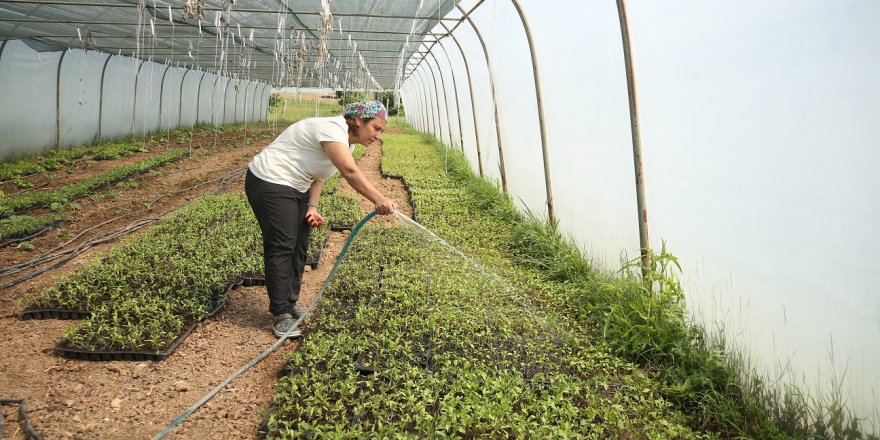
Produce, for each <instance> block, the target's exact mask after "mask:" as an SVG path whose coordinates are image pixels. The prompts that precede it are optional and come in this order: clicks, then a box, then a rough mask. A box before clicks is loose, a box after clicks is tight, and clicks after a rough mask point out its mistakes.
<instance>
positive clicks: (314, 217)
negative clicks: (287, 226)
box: [306, 206, 324, 228]
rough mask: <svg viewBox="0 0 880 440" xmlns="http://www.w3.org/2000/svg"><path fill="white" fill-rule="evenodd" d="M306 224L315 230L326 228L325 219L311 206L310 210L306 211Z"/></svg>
mask: <svg viewBox="0 0 880 440" xmlns="http://www.w3.org/2000/svg"><path fill="white" fill-rule="evenodd" d="M306 223H308V224H309V226H311V227H313V228H320V227H321V226H324V217H321V214H319V213H318V210H317V209H315V207H314V206H309V209H307V210H306Z"/></svg>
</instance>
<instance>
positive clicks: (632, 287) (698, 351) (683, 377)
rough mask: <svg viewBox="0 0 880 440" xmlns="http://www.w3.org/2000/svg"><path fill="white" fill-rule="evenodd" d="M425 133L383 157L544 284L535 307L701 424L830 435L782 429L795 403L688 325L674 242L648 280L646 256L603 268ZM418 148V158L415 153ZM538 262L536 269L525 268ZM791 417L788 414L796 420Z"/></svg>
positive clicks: (498, 262)
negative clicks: (631, 368) (593, 341)
mask: <svg viewBox="0 0 880 440" xmlns="http://www.w3.org/2000/svg"><path fill="white" fill-rule="evenodd" d="M409 132H410V133H412V132H411V131H409ZM421 139H422V140H424V142H422V143H421V145H419V143H418V142H415V139H413V138H411V139H410V142H412V144H411V145H407V147H406V148H386V152H385V158H383V167H384V168H385V169H386V170H389V172H393V173H395V174H401V175H404V177H405V181H407V182H408V185H410V191H411V192H412V193H413V199H414V200H415V205H416V214H417V215H418V216H419V219H420V221H422V222H423V223H425V224H428V225H430V227H431V229H433V230H435V231H437V232H438V233H440V235H441V236H443V237H444V238H446V239H447V240H449V241H451V242H453V243H455V244H456V246H459V247H460V248H462V249H467V250H469V253H472V255H479V259H480V261H481V262H482V263H483V264H487V265H489V266H491V267H492V270H493V271H496V272H498V273H502V274H505V275H506V276H509V277H517V278H519V279H520V280H521V281H520V282H522V283H524V284H529V283H531V280H533V279H537V280H539V281H540V283H538V284H537V285H536V284H535V283H532V285H535V288H534V289H535V295H529V298H530V302H531V303H532V304H533V305H534V308H536V309H543V310H547V312H548V314H551V315H553V316H556V317H559V318H560V319H565V320H567V321H570V322H571V324H572V325H574V326H577V327H580V328H583V329H584V330H583V332H584V334H585V335H593V336H594V337H595V338H600V337H601V341H602V344H603V345H605V346H606V347H607V348H606V349H607V350H608V351H610V352H611V353H613V354H614V355H616V356H620V357H621V358H622V359H625V360H627V361H630V362H634V363H636V364H637V365H639V366H640V368H642V369H643V370H644V371H645V372H646V373H647V375H648V377H649V378H650V379H651V380H652V382H653V383H654V387H655V388H657V389H658V390H659V392H660V394H661V395H662V397H663V398H664V399H665V400H667V401H668V402H670V403H672V404H673V405H674V407H675V408H676V409H677V410H679V411H682V412H683V413H684V414H685V415H686V417H687V422H688V424H689V426H691V427H692V428H693V429H697V430H700V431H709V432H714V433H716V434H715V435H719V436H721V437H726V438H730V437H746V438H785V437H786V436H787V435H791V436H793V437H795V438H800V437H805V436H813V435H819V436H821V435H823V434H822V433H823V432H825V431H823V429H824V427H825V425H824V422H821V421H820V422H817V423H816V424H814V425H812V426H809V427H806V425H803V424H802V423H803V422H797V425H798V427H797V428H796V429H792V430H790V433H789V434H785V433H783V432H781V431H780V427H779V426H778V425H777V424H776V423H775V422H774V421H773V420H772V419H771V414H777V415H778V414H781V412H780V409H779V407H785V406H787V405H790V404H791V403H782V402H780V401H779V400H778V398H777V400H776V402H777V405H776V406H773V401H774V399H773V398H772V397H771V398H770V399H768V400H767V402H765V403H764V404H767V405H769V406H764V407H762V404H759V403H758V400H760V399H761V398H762V397H757V396H754V395H749V394H748V393H744V390H748V389H751V390H762V389H769V388H765V387H767V385H766V384H763V383H762V381H761V380H759V379H757V378H754V377H751V376H749V375H748V374H749V372H744V373H746V375H745V376H743V377H737V375H736V373H735V372H734V370H733V369H732V368H731V367H730V366H729V364H728V362H731V361H729V360H728V359H727V356H728V355H727V353H726V352H727V349H726V348H725V347H724V346H723V345H718V344H717V342H714V343H713V342H711V341H710V340H709V339H707V338H706V336H705V332H704V331H703V330H702V329H700V328H698V327H695V326H693V325H691V324H688V322H687V321H688V320H687V318H686V311H685V305H684V292H683V290H682V287H681V285H680V283H679V281H678V278H677V276H676V270H678V271H680V268H679V267H678V262H677V260H676V258H675V257H674V256H672V255H671V254H669V253H668V252H667V250H666V247H665V245H664V246H663V248H662V249H661V250H660V252H659V253H655V254H654V255H653V256H652V259H651V260H652V266H651V267H649V268H647V269H648V270H647V271H646V275H644V279H643V276H642V268H641V266H640V262H639V260H638V259H634V260H632V261H630V262H628V263H626V264H624V266H623V267H622V268H621V269H620V270H618V271H616V272H615V273H614V274H603V273H599V272H596V271H594V270H593V269H592V268H591V267H590V264H589V263H588V262H587V260H586V259H585V258H584V256H583V255H582V254H581V251H580V249H579V247H578V246H577V245H574V244H572V243H570V242H569V241H568V240H566V239H565V238H564V237H562V236H561V235H560V234H559V232H558V231H557V229H556V225H555V224H548V223H547V222H546V221H544V220H543V219H540V218H535V217H532V216H531V215H527V216H520V215H519V214H518V213H517V211H516V210H515V209H514V207H513V204H512V202H511V200H510V198H509V197H506V196H504V195H502V194H501V192H500V190H499V188H498V187H497V186H496V185H494V184H492V183H490V182H487V181H485V180H483V179H480V178H478V177H476V176H474V174H473V172H472V171H471V168H470V166H469V164H468V163H467V162H466V160H465V159H464V157H463V156H462V155H461V154H459V153H458V152H456V151H451V150H445V148H444V146H442V145H441V144H439V143H438V142H436V140H434V139H430V137H428V136H423V137H422V138H421ZM398 145H399V144H397V143H395V144H394V147H397V146H398ZM428 145H431V146H432V148H428ZM432 149H433V150H434V154H433V155H432V154H431V151H430V150H432ZM416 155H418V157H419V161H413V160H412V159H413V158H414V157H415V156H416ZM425 161H428V162H431V163H433V165H434V166H433V170H432V167H428V166H423V165H422V164H423V163H424V162H425ZM438 176H443V179H440V181H441V182H442V181H443V180H444V179H447V180H446V181H447V182H451V184H447V185H445V186H444V185H443V184H442V183H441V184H439V185H438V182H436V181H434V180H432V179H437V178H438ZM423 182H430V183H428V184H423ZM450 188H452V189H458V188H466V189H467V191H466V193H467V194H466V195H464V196H459V195H456V196H453V197H449V195H448V194H445V193H447V192H448V191H449V189H450ZM461 211H464V212H468V213H469V215H476V216H478V217H479V218H480V221H479V222H478V223H479V224H480V227H479V228H476V229H475V228H469V227H468V223H469V222H470V220H469V216H465V218H468V221H465V222H461V221H460V219H461V218H462V217H461V216H460V215H455V214H454V212H461ZM511 263H515V264H514V265H512V264H511ZM530 271H531V272H533V274H532V275H528V276H522V275H517V273H521V272H526V274H527V273H528V272H530ZM732 362H733V363H734V364H735V363H736V359H734V360H733V361H732ZM801 403H802V404H803V401H801ZM801 414H803V413H801ZM790 417H791V416H790V415H788V416H783V417H780V420H782V422H783V423H788V422H789V421H790ZM808 419H809V418H808ZM817 419H822V417H818V418H817ZM856 425H857V423H855V424H853V425H852V426H856ZM856 431H858V429H857V428H856V430H855V431H854V432H856Z"/></svg>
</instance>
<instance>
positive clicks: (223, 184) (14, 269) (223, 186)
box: [0, 167, 247, 289]
mask: <svg viewBox="0 0 880 440" xmlns="http://www.w3.org/2000/svg"><path fill="white" fill-rule="evenodd" d="M246 170H247V167H241V168H238V169H236V170H233V171H231V172H229V173H227V174H226V175H224V176H221V177H218V178H216V179H213V180H210V181H207V182H204V183H201V184H198V185H194V186H191V187H189V188H185V189H183V190H180V191H178V192H176V193H175V194H179V193H181V192H184V191H189V190H191V189H193V188H197V187H199V186H203V185H206V184H209V183H212V182H216V181H218V180H219V181H220V185H219V186H218V187H217V188H216V189H214V190H212V191H209V192H208V194H212V195H213V194H219V193H221V192H223V191H226V190H227V189H229V186H230V185H231V184H232V183H233V182H235V181H236V180H238V179H240V178H241V176H243V175H244V174H245V172H246ZM166 195H167V194H166ZM166 195H163V196H161V197H159V198H157V199H155V200H153V201H152V202H150V204H151V205H152V204H153V203H155V202H156V201H158V200H159V199H161V198H162V197H165V196H166ZM192 200H193V199H189V198H188V199H187V203H190V202H192ZM185 205H186V204H184V205H181V206H177V207H174V208H171V209H169V210H168V211H165V212H163V213H161V214H159V216H157V217H153V218H146V219H140V220H138V221H135V222H133V223H131V224H129V225H128V226H126V227H124V228H122V229H117V230H116V231H113V232H111V233H108V234H105V235H104V236H101V237H96V238H93V239H91V240H88V241H86V242H83V243H82V244H80V245H79V246H77V247H76V248H75V249H72V250H69V251H64V252H59V253H56V254H52V252H54V251H56V250H58V249H60V248H63V247H64V246H66V245H68V244H70V243H71V242H73V241H74V240H76V239H77V238H79V237H80V236H82V235H83V234H84V233H86V232H87V231H89V230H91V229H94V228H97V227H99V226H101V225H105V224H107V223H110V222H113V221H116V220H118V219H121V218H124V217H126V216H127V215H125V216H121V217H116V218H113V219H110V220H107V221H105V222H103V223H101V224H99V225H95V226H92V227H90V228H88V229H86V230H84V231H82V232H80V233H79V234H77V236H76V237H74V238H72V239H70V240H68V241H67V242H65V243H62V244H61V245H59V246H56V247H55V248H53V249H50V250H49V251H48V252H46V253H44V254H43V255H41V256H39V257H37V258H34V259H32V260H30V261H28V262H24V263H20V264H16V265H13V266H9V267H5V268H2V269H0V276H6V275H12V274H14V273H18V272H22V271H24V270H27V269H31V268H34V267H37V266H39V265H41V264H44V263H46V262H47V261H52V260H55V259H58V258H61V257H64V258H62V259H61V260H58V261H56V262H54V263H52V264H51V265H48V266H45V267H43V268H41V269H39V270H35V271H33V272H31V273H28V274H27V275H24V276H21V277H19V278H16V279H14V280H11V281H8V282H6V283H4V284H2V285H0V289H6V288H9V287H12V286H15V285H16V284H19V283H21V282H24V281H27V280H29V279H31V278H34V277H36V276H38V275H41V274H43V273H45V272H48V271H49V270H52V269H54V268H56V267H58V266H60V265H62V264H64V263H66V262H68V261H70V260H72V259H73V258H74V257H76V256H77V255H79V254H81V253H83V252H85V251H86V250H88V249H89V248H91V247H94V246H97V245H99V244H103V243H106V242H109V241H113V240H116V239H117V238H119V237H122V236H124V235H127V234H130V233H132V232H134V231H136V230H138V229H140V228H143V227H144V226H149V225H151V224H153V223H156V222H158V221H159V220H161V218H162V217H164V216H165V215H168V214H169V213H171V212H173V211H175V210H177V209H178V208H181V207H183V206H185ZM148 210H149V208H146V209H144V210H142V211H139V212H144V211H148ZM129 215H130V214H129Z"/></svg>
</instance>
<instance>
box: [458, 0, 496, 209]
mask: <svg viewBox="0 0 880 440" xmlns="http://www.w3.org/2000/svg"><path fill="white" fill-rule="evenodd" d="M458 10H459V11H461V12H462V13H464V9H462V8H461V6H460V5H459V6H458ZM465 18H466V19H467V22H468V24H470V25H471V28H473V29H474V33H476V34H477V39H479V40H480V46H481V47H482V48H483V56H485V57H486V68H487V69H489V88H490V90H491V91H492V104H493V105H494V106H495V136H496V138H497V139H498V165H499V170H500V172H501V189H502V191H504V194H505V195H507V167H506V166H505V165H504V142H503V141H502V139H503V138H502V136H501V111H500V110H499V108H498V94H497V93H496V92H495V70H494V69H493V68H492V59H491V58H490V57H489V50H488V49H487V48H486V41H485V40H484V39H483V34H482V33H481V32H480V28H478V27H477V24H476V23H474V20H473V19H471V17H470V16H469V15H468V16H466V17H465Z"/></svg>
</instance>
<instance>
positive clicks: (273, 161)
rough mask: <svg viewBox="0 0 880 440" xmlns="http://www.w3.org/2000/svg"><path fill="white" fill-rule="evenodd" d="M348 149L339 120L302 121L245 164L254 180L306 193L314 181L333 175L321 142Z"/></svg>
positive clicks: (345, 131)
mask: <svg viewBox="0 0 880 440" xmlns="http://www.w3.org/2000/svg"><path fill="white" fill-rule="evenodd" d="M325 141H330V142H340V143H343V144H345V145H348V150H349V152H351V151H352V150H353V149H354V148H353V145H349V143H348V124H346V123H345V118H344V117H343V116H335V117H331V118H308V119H303V120H301V121H299V122H297V123H295V124H293V125H291V126H290V127H287V129H286V130H284V131H283V132H281V134H280V135H278V137H277V138H275V140H274V141H272V143H271V144H269V145H268V146H267V147H266V148H264V149H263V151H261V152H260V154H257V155H256V156H254V159H253V160H251V162H250V163H249V164H248V169H250V170H251V172H252V173H254V175H255V176H257V177H259V178H260V179H262V180H265V181H267V182H271V183H276V184H278V185H287V186H291V187H293V188H295V189H296V190H298V191H301V192H307V191H308V190H309V187H310V186H312V182H313V181H315V180H327V179H328V178H330V176H332V175H333V173H335V172H336V167H335V166H334V165H333V163H332V162H330V157H329V156H327V152H326V151H324V147H322V146H321V142H325Z"/></svg>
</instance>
